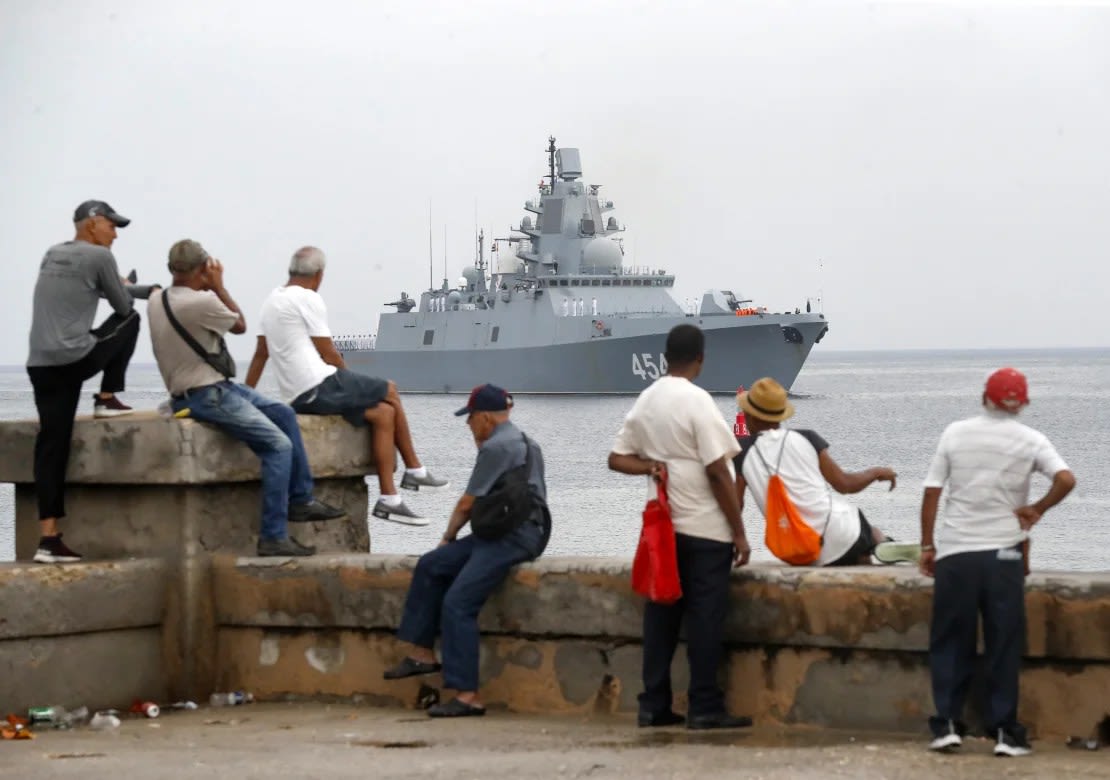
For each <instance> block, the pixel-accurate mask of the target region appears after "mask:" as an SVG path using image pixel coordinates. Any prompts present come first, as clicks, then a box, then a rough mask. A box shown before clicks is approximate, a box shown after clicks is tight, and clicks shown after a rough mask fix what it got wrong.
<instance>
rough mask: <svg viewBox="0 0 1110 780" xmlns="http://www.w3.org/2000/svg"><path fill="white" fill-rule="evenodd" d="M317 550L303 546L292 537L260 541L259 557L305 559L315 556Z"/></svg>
mask: <svg viewBox="0 0 1110 780" xmlns="http://www.w3.org/2000/svg"><path fill="white" fill-rule="evenodd" d="M315 554H316V548H315V547H312V546H310V545H307V544H301V543H300V542H298V541H297V540H296V539H294V538H293V537H291V536H287V537H286V538H284V539H259V540H258V555H259V557H261V558H266V557H271V556H296V557H305V556H309V555H315Z"/></svg>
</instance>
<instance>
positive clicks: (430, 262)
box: [428, 198, 435, 290]
mask: <svg viewBox="0 0 1110 780" xmlns="http://www.w3.org/2000/svg"><path fill="white" fill-rule="evenodd" d="M433 263H434V259H433V257H432V199H431V198H428V289H429V290H434V289H435V287H434V285H435V282H434V281H433V280H432V275H433V270H432V264H433Z"/></svg>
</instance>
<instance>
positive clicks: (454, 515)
mask: <svg viewBox="0 0 1110 780" xmlns="http://www.w3.org/2000/svg"><path fill="white" fill-rule="evenodd" d="M473 506H474V496H472V495H470V494H469V493H463V494H462V498H460V499H459V501H458V503H457V504H455V509H454V511H452V512H451V519H450V520H448V521H447V530H446V531H444V532H443V541H442V542H441V544H446V543H447V542H453V541H455V537H456V536H458V535H459V531H461V530H462V528H463V526H464V525H466V524H467V522H468V521H469V520H470V510H471V508H472V507H473Z"/></svg>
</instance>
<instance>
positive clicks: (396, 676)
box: [382, 656, 443, 680]
mask: <svg viewBox="0 0 1110 780" xmlns="http://www.w3.org/2000/svg"><path fill="white" fill-rule="evenodd" d="M442 668H443V666H442V665H441V664H429V663H426V662H424V661H417V660H416V659H415V658H409V657H408V656H405V658H404V660H403V661H401V663H399V664H397V665H396V666H394V667H393V668H392V669H386V670H385V672H383V673H382V677H384V678H385V679H387V680H400V679H403V678H405V677H415V676H416V675H418V674H435V673H436V672H438V671H439V670H440V669H442Z"/></svg>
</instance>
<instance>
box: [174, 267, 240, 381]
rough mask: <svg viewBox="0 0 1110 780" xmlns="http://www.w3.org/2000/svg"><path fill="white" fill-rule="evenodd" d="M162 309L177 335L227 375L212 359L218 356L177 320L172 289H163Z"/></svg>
mask: <svg viewBox="0 0 1110 780" xmlns="http://www.w3.org/2000/svg"><path fill="white" fill-rule="evenodd" d="M162 309H163V310H165V312H166V319H168V320H169V321H170V325H173V329H174V330H176V331H177V335H179V336H181V338H182V339H184V341H185V343H186V344H188V345H189V347H190V348H191V349H192V350H193V352H196V353H197V355H199V356H200V359H201V360H203V361H204V362H205V363H207V364H208V365H209V366H211V367H212V368H213V369H215V370H216V371H219V372H220V374H221V375H223V376H226V374H224V372H223V371H222V370H220V369H219V368H217V367H216V366H215V365H213V363H212V360H213V358H215V357H216V356H215V355H213V354H212V353H211V352H209V351H208V350H207V349H205V348H204V347H202V346H201V345H200V342H199V341H197V340H196V339H195V338H193V334H191V333H189V331H187V330H185V326H183V325H182V324H181V323H180V322H178V321H177V317H175V316H174V313H173V309H172V308H170V291H169V290H168V289H167V290H162Z"/></svg>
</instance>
